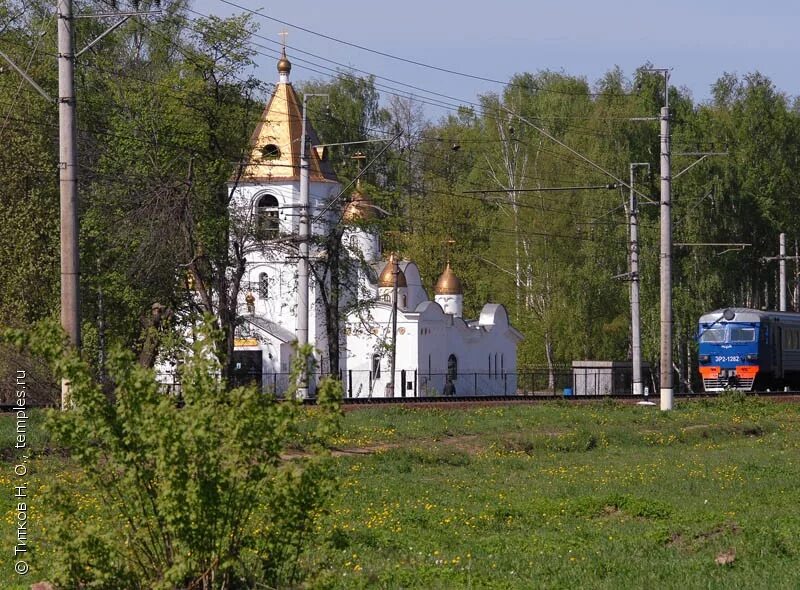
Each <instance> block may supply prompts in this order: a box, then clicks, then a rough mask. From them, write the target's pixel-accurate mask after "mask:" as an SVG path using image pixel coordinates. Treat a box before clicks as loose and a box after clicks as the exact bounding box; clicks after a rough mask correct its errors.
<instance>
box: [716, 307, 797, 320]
mask: <svg viewBox="0 0 800 590" xmlns="http://www.w3.org/2000/svg"><path fill="white" fill-rule="evenodd" d="M726 309H730V310H731V311H732V312H733V313H734V317H733V319H732V320H731V321H732V322H762V321H764V320H777V321H780V322H790V323H800V313H794V312H790V311H765V310H760V309H748V308H746V307H727V308H723V309H715V310H714V311H711V312H709V313H706V314H703V315H702V316H700V323H701V324H711V323H720V324H724V323H727V320H725V319H724V318H723V317H722V314H723V313H724V312H725V310H726Z"/></svg>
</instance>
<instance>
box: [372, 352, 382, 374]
mask: <svg viewBox="0 0 800 590" xmlns="http://www.w3.org/2000/svg"><path fill="white" fill-rule="evenodd" d="M372 378H373V379H380V378H381V355H380V354H378V353H375V354H373V355H372Z"/></svg>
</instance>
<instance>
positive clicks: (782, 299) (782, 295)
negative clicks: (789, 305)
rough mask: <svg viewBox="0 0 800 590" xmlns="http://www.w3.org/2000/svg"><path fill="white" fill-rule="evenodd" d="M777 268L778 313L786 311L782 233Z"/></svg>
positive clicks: (784, 246) (784, 256)
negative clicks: (778, 275)
mask: <svg viewBox="0 0 800 590" xmlns="http://www.w3.org/2000/svg"><path fill="white" fill-rule="evenodd" d="M778 267H779V269H780V279H779V284H780V287H779V288H780V290H781V293H780V296H779V297H778V299H779V302H780V303H779V305H780V308H779V309H778V311H786V234H784V233H782V234H781V235H780V238H779V242H778Z"/></svg>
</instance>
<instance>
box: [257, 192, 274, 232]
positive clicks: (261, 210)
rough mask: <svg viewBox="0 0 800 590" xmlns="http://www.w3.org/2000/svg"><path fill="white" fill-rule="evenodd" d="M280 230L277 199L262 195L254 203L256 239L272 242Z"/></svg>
mask: <svg viewBox="0 0 800 590" xmlns="http://www.w3.org/2000/svg"><path fill="white" fill-rule="evenodd" d="M279 228H280V225H279V220H278V199H276V198H275V197H274V196H272V195H264V196H263V197H261V198H260V199H259V200H258V203H256V228H255V229H256V238H258V239H259V240H274V239H275V238H277V237H278V230H279Z"/></svg>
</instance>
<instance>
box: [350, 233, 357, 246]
mask: <svg viewBox="0 0 800 590" xmlns="http://www.w3.org/2000/svg"><path fill="white" fill-rule="evenodd" d="M350 249H351V250H357V249H358V237H357V236H354V235H353V236H350Z"/></svg>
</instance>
